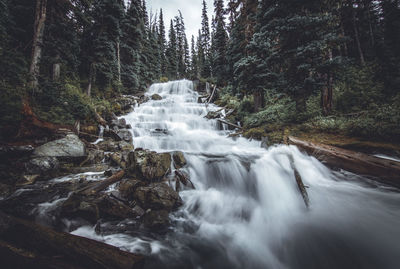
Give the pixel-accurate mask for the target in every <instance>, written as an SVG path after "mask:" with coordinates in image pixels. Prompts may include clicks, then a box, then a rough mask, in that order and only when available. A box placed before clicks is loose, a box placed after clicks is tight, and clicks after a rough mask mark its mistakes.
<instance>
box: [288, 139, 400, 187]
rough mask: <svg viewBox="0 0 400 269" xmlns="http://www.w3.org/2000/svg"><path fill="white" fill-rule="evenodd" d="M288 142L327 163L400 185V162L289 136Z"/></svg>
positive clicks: (390, 183)
mask: <svg viewBox="0 0 400 269" xmlns="http://www.w3.org/2000/svg"><path fill="white" fill-rule="evenodd" d="M288 144H291V145H295V146H297V147H299V148H300V149H302V150H305V151H306V152H307V153H308V154H311V155H313V156H314V157H315V158H317V159H318V160H320V161H321V162H324V163H325V164H326V165H328V166H331V167H335V168H342V169H345V170H347V171H350V172H353V173H356V174H360V175H369V176H373V177H375V178H374V179H375V180H377V181H382V182H385V183H387V184H389V185H392V186H395V187H400V162H396V161H392V160H386V159H382V158H378V157H375V156H371V155H368V154H364V153H360V152H354V151H351V150H347V149H341V148H337V147H334V146H328V145H324V144H317V143H311V142H308V141H303V140H300V139H298V138H295V137H288Z"/></svg>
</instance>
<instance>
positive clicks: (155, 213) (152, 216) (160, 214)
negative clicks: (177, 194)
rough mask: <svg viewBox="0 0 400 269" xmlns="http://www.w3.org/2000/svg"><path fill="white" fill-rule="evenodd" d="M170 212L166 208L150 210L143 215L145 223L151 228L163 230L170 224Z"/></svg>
mask: <svg viewBox="0 0 400 269" xmlns="http://www.w3.org/2000/svg"><path fill="white" fill-rule="evenodd" d="M169 223H170V222H169V213H168V211H166V210H150V211H148V212H146V214H145V215H144V216H143V224H144V226H145V227H146V228H148V229H151V230H161V229H164V228H166V227H168V225H169Z"/></svg>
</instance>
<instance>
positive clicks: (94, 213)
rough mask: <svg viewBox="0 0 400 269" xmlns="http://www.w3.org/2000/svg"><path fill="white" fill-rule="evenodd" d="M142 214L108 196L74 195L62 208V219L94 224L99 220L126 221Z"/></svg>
mask: <svg viewBox="0 0 400 269" xmlns="http://www.w3.org/2000/svg"><path fill="white" fill-rule="evenodd" d="M142 214H143V213H142V211H140V210H138V209H137V208H136V209H135V210H133V209H132V208H131V207H129V206H127V205H125V204H124V203H122V202H121V201H119V200H117V199H115V198H113V197H111V196H110V195H108V194H104V195H102V196H100V197H91V196H83V195H80V194H72V195H71V196H70V197H69V198H68V199H67V200H66V201H65V202H64V203H63V205H62V207H61V217H67V218H82V219H84V220H87V221H89V222H90V223H93V224H94V223H97V221H98V220H99V219H106V220H124V219H127V218H137V217H140V216H141V215H142Z"/></svg>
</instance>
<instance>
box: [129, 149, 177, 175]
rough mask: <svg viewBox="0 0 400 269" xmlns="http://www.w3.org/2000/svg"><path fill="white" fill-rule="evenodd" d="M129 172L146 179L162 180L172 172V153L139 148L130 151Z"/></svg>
mask: <svg viewBox="0 0 400 269" xmlns="http://www.w3.org/2000/svg"><path fill="white" fill-rule="evenodd" d="M128 159H129V161H128V173H129V174H130V175H132V176H136V177H137V178H139V179H142V180H145V181H154V180H161V179H162V178H163V177H164V176H165V175H167V174H168V173H169V172H170V167H171V161H172V158H171V154H169V153H157V152H154V151H148V150H142V149H137V150H135V151H134V152H131V153H129V157H128Z"/></svg>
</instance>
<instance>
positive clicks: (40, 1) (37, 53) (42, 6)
mask: <svg viewBox="0 0 400 269" xmlns="http://www.w3.org/2000/svg"><path fill="white" fill-rule="evenodd" d="M46 13H47V0H36V10H35V22H34V26H33V42H32V44H33V45H32V58H31V65H30V67H29V74H30V75H31V81H30V82H29V86H30V87H32V88H33V90H35V89H37V87H38V85H39V73H40V67H39V64H40V58H41V57H42V43H43V33H44V26H45V22H46Z"/></svg>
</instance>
